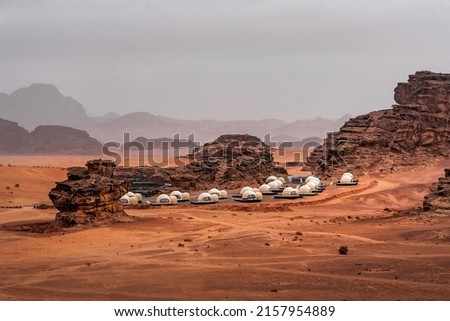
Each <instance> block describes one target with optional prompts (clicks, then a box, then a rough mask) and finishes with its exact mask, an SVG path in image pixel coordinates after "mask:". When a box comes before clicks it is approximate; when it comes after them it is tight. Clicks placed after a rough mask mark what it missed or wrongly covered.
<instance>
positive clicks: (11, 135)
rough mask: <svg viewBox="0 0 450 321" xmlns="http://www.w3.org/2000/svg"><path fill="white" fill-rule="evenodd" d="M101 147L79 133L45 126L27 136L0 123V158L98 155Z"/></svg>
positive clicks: (13, 126)
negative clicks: (4, 156)
mask: <svg viewBox="0 0 450 321" xmlns="http://www.w3.org/2000/svg"><path fill="white" fill-rule="evenodd" d="M101 147H102V146H101V144H100V142H98V141H97V140H95V139H94V138H92V137H90V136H89V134H88V133H87V132H85V131H83V130H78V129H74V128H70V127H64V126H50V125H49V126H39V127H37V128H36V129H35V130H34V131H32V132H31V133H29V132H28V131H27V130H26V129H24V128H22V127H20V126H19V125H18V124H17V123H15V122H11V121H9V120H4V119H0V154H22V155H25V154H70V155H98V154H100V153H101Z"/></svg>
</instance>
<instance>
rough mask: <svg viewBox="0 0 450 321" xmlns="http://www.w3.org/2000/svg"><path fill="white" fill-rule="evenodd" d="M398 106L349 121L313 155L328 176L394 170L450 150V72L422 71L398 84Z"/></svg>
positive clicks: (315, 164) (311, 164)
mask: <svg viewBox="0 0 450 321" xmlns="http://www.w3.org/2000/svg"><path fill="white" fill-rule="evenodd" d="M394 98H395V101H396V102H397V105H394V106H392V108H391V109H386V110H380V111H375V112H371V113H369V114H366V115H362V116H358V117H355V118H352V119H350V120H349V121H347V122H346V123H345V124H344V126H343V127H341V129H340V131H339V132H336V133H332V134H329V135H328V137H327V138H326V139H325V141H324V144H323V145H322V146H320V147H318V148H316V149H315V150H314V151H313V152H312V153H311V155H310V157H309V158H308V162H307V164H306V165H307V167H309V168H311V169H313V170H317V171H320V172H322V174H324V175H326V176H338V175H339V174H340V173H341V172H344V171H348V170H350V171H352V172H355V173H357V174H359V175H361V174H364V173H366V172H369V171H370V172H386V171H388V172H389V171H393V170H396V169H397V168H399V167H404V166H421V165H425V164H427V163H428V162H429V161H431V160H433V159H436V158H437V157H441V156H444V157H447V156H449V154H450V128H449V121H450V74H441V73H433V72H429V71H420V72H416V73H415V74H414V75H411V76H410V77H409V80H408V82H407V83H399V84H398V86H397V88H395V95H394Z"/></svg>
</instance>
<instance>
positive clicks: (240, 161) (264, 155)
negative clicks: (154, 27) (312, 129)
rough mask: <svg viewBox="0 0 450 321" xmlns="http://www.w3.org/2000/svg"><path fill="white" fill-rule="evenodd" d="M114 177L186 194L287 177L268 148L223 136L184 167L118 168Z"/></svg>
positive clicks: (253, 141)
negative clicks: (148, 182) (144, 181)
mask: <svg viewBox="0 0 450 321" xmlns="http://www.w3.org/2000/svg"><path fill="white" fill-rule="evenodd" d="M115 175H117V177H121V178H126V179H136V178H145V179H153V180H159V181H167V182H171V184H172V186H173V187H175V188H180V189H185V190H199V189H209V188H212V187H220V188H240V187H242V186H244V185H255V184H260V183H261V182H263V181H264V180H265V179H266V178H267V177H268V176H270V175H287V172H286V170H285V169H284V168H282V167H278V166H277V165H276V164H275V162H274V161H273V157H272V152H271V149H270V147H269V146H267V145H266V144H264V142H262V141H261V140H260V139H259V138H258V137H255V136H251V135H222V136H220V137H219V138H217V139H216V140H215V141H213V142H211V143H208V144H205V145H204V146H202V147H200V148H198V149H197V150H196V151H195V152H194V153H193V154H192V155H190V157H189V163H188V164H186V165H185V166H179V167H172V168H159V167H150V166H149V167H122V168H120V167H118V168H117V169H116V170H115Z"/></svg>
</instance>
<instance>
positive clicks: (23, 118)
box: [0, 84, 90, 130]
mask: <svg viewBox="0 0 450 321" xmlns="http://www.w3.org/2000/svg"><path fill="white" fill-rule="evenodd" d="M0 117H1V118H4V119H8V120H11V121H16V122H18V123H19V124H20V125H21V126H23V127H25V128H26V129H28V130H33V129H34V128H35V127H37V126H39V125H64V126H71V127H75V128H80V126H82V125H83V123H85V122H86V121H90V119H89V117H88V116H87V114H86V111H85V110H84V108H83V106H82V105H81V104H80V103H79V102H77V101H76V100H75V99H73V98H71V97H65V96H63V95H62V94H61V93H60V92H59V90H58V89H57V88H56V87H55V86H53V85H47V84H33V85H31V86H29V87H27V88H21V89H18V90H16V91H14V92H13V93H12V94H11V95H6V94H0Z"/></svg>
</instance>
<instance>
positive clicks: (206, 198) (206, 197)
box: [191, 193, 219, 205]
mask: <svg viewBox="0 0 450 321" xmlns="http://www.w3.org/2000/svg"><path fill="white" fill-rule="evenodd" d="M218 201H219V196H218V195H216V194H214V195H211V194H209V193H201V194H200V195H199V196H198V197H197V201H191V204H195V205H203V204H215V203H217V202H218Z"/></svg>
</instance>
